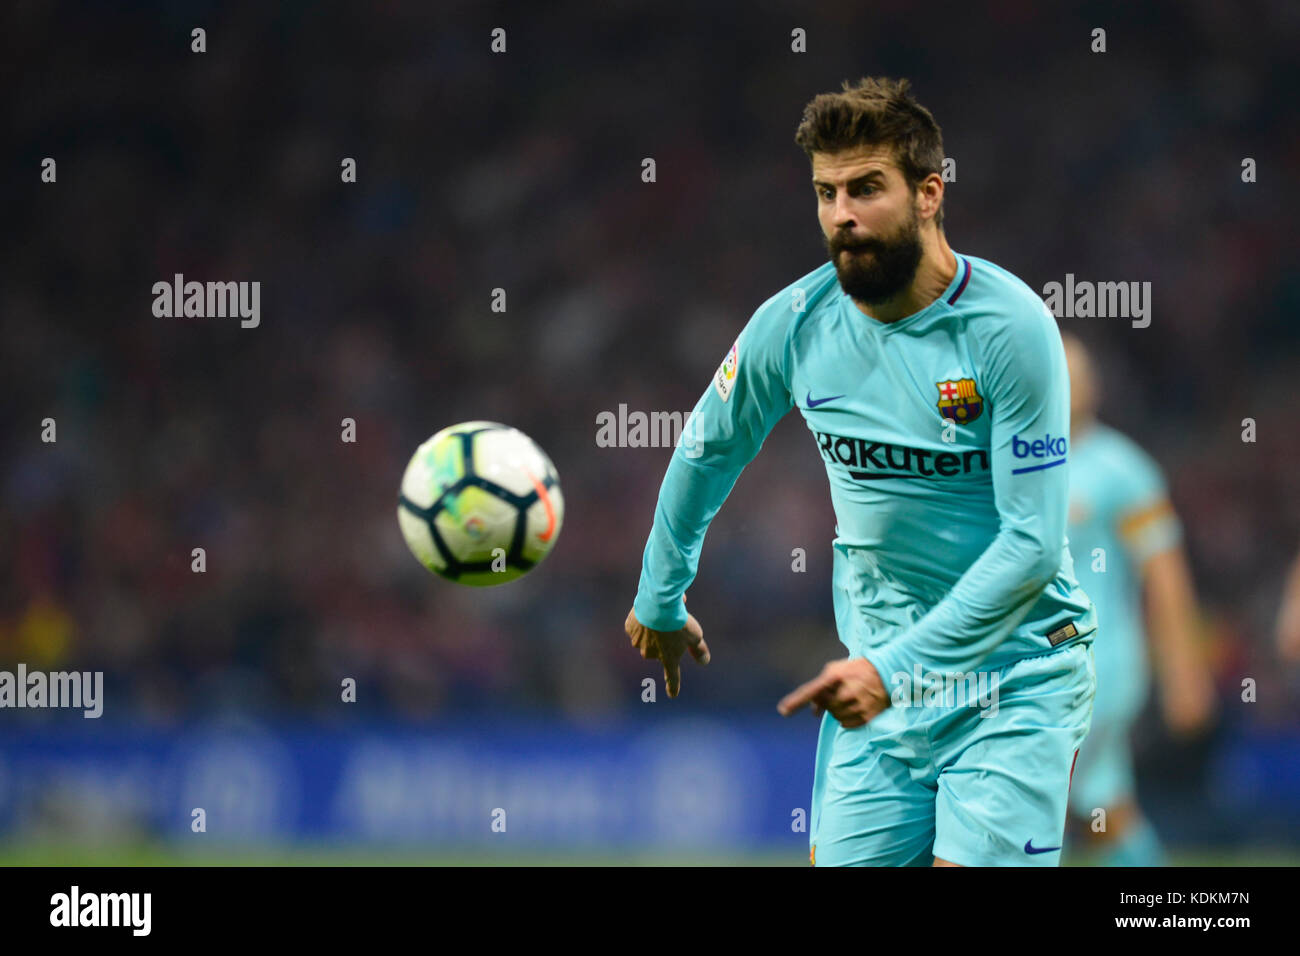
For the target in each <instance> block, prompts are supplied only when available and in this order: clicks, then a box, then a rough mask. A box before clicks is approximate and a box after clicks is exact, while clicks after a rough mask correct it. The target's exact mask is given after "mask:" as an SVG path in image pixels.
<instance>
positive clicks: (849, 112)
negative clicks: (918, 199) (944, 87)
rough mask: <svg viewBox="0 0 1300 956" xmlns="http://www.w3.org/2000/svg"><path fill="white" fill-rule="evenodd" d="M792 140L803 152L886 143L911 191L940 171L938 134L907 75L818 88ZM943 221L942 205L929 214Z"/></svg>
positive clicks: (832, 150)
mask: <svg viewBox="0 0 1300 956" xmlns="http://www.w3.org/2000/svg"><path fill="white" fill-rule="evenodd" d="M794 141H795V143H797V144H798V145H799V147H800V148H802V149H803V151H804V152H805V153H807V154H808V159H809V161H810V162H811V161H812V155H813V153H838V152H840V151H841V150H845V149H852V148H854V147H857V146H888V147H889V148H890V149H891V150H892V151H893V154H894V161H895V162H896V163H898V167H899V169H901V170H902V172H903V178H904V179H905V180H906V181H907V184H908V186H910V187H911V188H912V191H913V192H915V191H916V189H917V187H918V186H920V185H921V180H923V179H925V177H926V176H929V175H930V174H931V173H939V174H940V175H942V173H943V133H942V132H941V131H940V129H939V124H938V123H936V122H935V121H934V117H933V116H931V115H930V111H929V110H927V109H926V108H925V107H924V106H922V105H921V104H920V103H918V102H917V101H916V99H915V98H914V97H913V96H912V94H911V84H910V83H908V81H907V80H891V79H888V78H887V77H863V78H862V79H860V80H858V82H857V83H855V84H852V85H850V83H849V81H848V80H845V81H844V83H843V90H842V91H841V92H839V93H819V94H818V95H817V96H814V97H813V98H812V100H810V101H809V103H808V105H807V106H805V107H804V110H803V120H802V121H800V123H799V128H798V129H797V130H796V131H795V134H794ZM934 222H935V225H937V226H943V206H942V205H940V206H939V211H938V212H937V213H936V214H935V217H934Z"/></svg>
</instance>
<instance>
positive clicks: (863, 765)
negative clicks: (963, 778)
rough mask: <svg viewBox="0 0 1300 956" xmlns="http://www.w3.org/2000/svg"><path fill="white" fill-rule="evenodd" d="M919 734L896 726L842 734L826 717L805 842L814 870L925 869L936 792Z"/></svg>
mask: <svg viewBox="0 0 1300 956" xmlns="http://www.w3.org/2000/svg"><path fill="white" fill-rule="evenodd" d="M888 713H889V712H888V711H886V714H888ZM881 716H882V717H884V715H881ZM894 716H895V715H891V718H892V717H894ZM904 716H910V715H904ZM873 725H875V726H873ZM917 733H918V731H916V730H914V729H912V728H910V727H907V726H901V725H900V722H899V721H897V720H896V719H885V720H881V719H880V718H877V720H876V721H872V722H871V723H870V724H868V725H867V726H865V727H857V728H853V729H851V730H846V729H844V728H843V727H841V726H840V724H839V722H838V721H836V720H835V719H834V718H833V717H831V715H830V714H826V715H825V716H824V717H823V721H822V733H821V738H820V739H819V741H818V747H817V766H816V771H815V773H814V778H813V813H812V828H811V833H810V837H809V842H810V844H811V855H812V861H813V863H814V865H816V866H929V865H930V863H931V859H932V852H931V848H932V845H933V843H934V787H933V785H932V784H930V783H928V782H927V780H926V770H925V767H926V762H925V761H924V760H923V759H922V757H923V754H922V753H921V747H919V746H916V745H915V744H916V741H917V740H918V739H919V738H917V736H916V735H917Z"/></svg>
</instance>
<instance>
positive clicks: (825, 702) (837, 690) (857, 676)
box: [776, 657, 889, 727]
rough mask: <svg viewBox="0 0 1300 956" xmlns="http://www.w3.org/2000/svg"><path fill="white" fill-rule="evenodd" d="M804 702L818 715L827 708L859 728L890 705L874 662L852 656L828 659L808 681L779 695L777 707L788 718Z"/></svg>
mask: <svg viewBox="0 0 1300 956" xmlns="http://www.w3.org/2000/svg"><path fill="white" fill-rule="evenodd" d="M805 704H812V707H813V713H815V714H818V715H820V714H821V712H822V711H824V710H829V711H830V712H831V716H832V717H834V718H835V719H836V720H838V721H839V722H840V723H841V724H842V725H843V726H845V727H861V726H862V725H863V724H865V723H866V722H867V721H869V720H871V718H873V717H875V716H876V715H877V714H879V713H880V712H881V711H882V710H884V709H885V708H886V707H888V706H889V692H888V691H887V690H885V685H884V682H883V681H881V679H880V674H879V673H877V672H876V668H875V665H874V664H872V663H871V661H869V660H867V659H866V658H865V657H855V658H848V659H846V660H842V661H831V662H830V663H829V664H827V665H826V666H825V667H823V668H822V672H821V673H820V674H818V675H817V676H816V677H814V678H813V679H812V680H810V681H808V683H806V684H804V685H803V686H802V687H798V688H796V689H795V690H793V691H791V692H790V693H789V694H786V695H785V697H783V698H781V703H779V704H777V705H776V709H777V711H778V712H779V713H780V714H781V716H782V717H789V716H790V715H791V714H793V713H794V712H795V711H797V710H799V709H800V708H801V707H803V706H804V705H805Z"/></svg>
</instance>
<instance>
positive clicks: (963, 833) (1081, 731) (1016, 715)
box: [934, 645, 1096, 866]
mask: <svg viewBox="0 0 1300 956" xmlns="http://www.w3.org/2000/svg"><path fill="white" fill-rule="evenodd" d="M999 673H1000V675H1001V680H1000V684H999V686H998V688H997V691H996V694H995V695H994V704H993V705H991V706H989V707H986V708H983V709H977V708H969V709H967V711H966V712H965V713H964V714H963V715H962V716H961V718H960V722H959V723H958V721H957V719H956V717H954V721H953V723H952V724H951V725H950V726H949V727H948V728H946V730H945V734H946V735H947V736H946V739H944V740H942V741H936V744H937V747H938V752H937V754H936V759H938V760H939V761H940V765H941V768H942V769H941V771H940V774H939V778H938V794H937V796H936V799H935V844H934V853H935V856H938V857H940V858H941V859H944V860H948V861H950V862H952V863H958V864H961V865H963V866H1058V865H1059V864H1060V857H1061V854H1060V848H1061V843H1062V838H1063V835H1064V830H1065V814H1066V804H1067V801H1068V799H1069V789H1070V773H1071V769H1072V767H1073V765H1074V759H1075V754H1076V752H1077V751H1078V749H1079V746H1080V744H1081V743H1082V742H1083V740H1084V738H1085V736H1086V735H1087V732H1088V725H1089V722H1090V720H1091V715H1092V700H1093V694H1094V690H1095V686H1096V681H1095V677H1094V671H1093V664H1092V654H1091V651H1090V649H1089V648H1088V647H1087V646H1086V645H1084V646H1078V645H1076V646H1073V647H1070V648H1066V649H1064V650H1061V651H1057V652H1055V653H1052V654H1047V655H1043V656H1042V657H1036V658H1031V659H1029V660H1026V661H1019V662H1017V663H1016V664H1013V665H1011V666H1010V667H1007V668H1004V669H1003V671H1001V672H999Z"/></svg>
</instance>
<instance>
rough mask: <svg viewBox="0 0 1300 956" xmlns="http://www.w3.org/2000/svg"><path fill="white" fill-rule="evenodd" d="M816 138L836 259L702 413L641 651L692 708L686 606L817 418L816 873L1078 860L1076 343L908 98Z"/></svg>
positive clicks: (1085, 715)
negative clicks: (978, 235)
mask: <svg viewBox="0 0 1300 956" xmlns="http://www.w3.org/2000/svg"><path fill="white" fill-rule="evenodd" d="M795 142H796V143H797V144H798V145H799V146H800V147H801V148H802V149H803V150H804V151H805V153H806V154H807V155H808V157H809V160H810V161H811V164H812V189H813V193H814V196H815V198H816V205H817V216H818V219H819V220H820V223H821V228H822V233H823V235H824V239H825V243H826V248H827V251H828V253H829V255H830V261H829V262H828V263H826V264H824V265H822V266H821V267H820V268H818V269H815V270H813V271H812V272H810V273H808V274H807V275H805V276H803V277H802V278H800V279H798V280H796V281H795V282H794V283H792V284H791V285H789V286H787V287H786V288H784V289H782V290H781V291H779V292H777V293H776V294H775V295H774V296H772V297H771V298H770V299H768V300H767V301H766V302H765V303H763V305H761V306H760V307H759V308H758V310H757V311H756V312H755V313H754V315H753V317H752V318H751V319H750V321H749V323H748V324H747V325H746V326H745V327H744V329H743V330H742V331H741V333H740V336H739V338H738V339H737V340H736V342H735V344H734V345H733V346H732V347H731V350H730V352H729V353H728V354H727V356H726V358H725V359H724V360H723V363H722V366H721V367H720V368H719V369H718V371H717V374H716V376H715V378H714V380H713V382H712V383H711V384H710V386H709V387H708V388H707V389H706V390H705V392H704V395H703V396H702V397H701V399H700V400H699V402H698V403H697V405H696V406H695V410H694V412H693V414H692V418H691V419H690V422H689V424H688V430H687V433H686V434H685V435H684V437H683V441H682V442H681V444H679V446H678V448H677V449H676V451H675V452H674V453H673V457H672V459H671V461H670V463H669V466H668V472H667V474H666V476H665V477H664V482H663V486H662V488H661V490H660V493H659V502H658V505H657V507H656V509H655V516H654V525H653V528H652V529H651V532H650V538H649V542H648V543H647V545H646V549H645V556H644V560H643V565H642V571H641V580H640V586H639V589H638V591H637V595H636V600H635V602H634V604H633V607H632V610H631V612H630V613H629V614H628V617H627V621H626V623H625V625H624V626H625V630H626V632H627V634H628V635H629V636H630V637H631V640H632V645H633V646H634V647H635V648H637V649H639V650H640V651H641V654H642V656H643V657H646V658H654V659H657V660H659V661H661V662H662V664H663V668H664V676H665V681H666V683H667V689H668V693H669V695H670V696H676V695H677V693H678V692H679V689H680V683H681V672H680V666H679V664H680V660H681V656H682V654H683V653H685V652H686V651H688V650H689V651H690V653H691V654H692V656H693V657H694V658H695V660H696V661H697V662H699V663H701V664H706V663H708V660H709V649H708V647H707V645H706V644H705V643H704V640H703V633H702V630H701V628H700V625H699V622H698V621H696V619H695V618H694V617H693V616H692V615H689V614H687V612H686V606H685V604H684V599H685V598H684V595H685V591H686V589H687V587H688V586H689V585H690V583H691V581H692V580H694V577H695V573H696V570H697V567H698V562H699V556H700V546H701V544H702V542H703V539H704V534H705V531H706V530H707V528H708V525H709V522H710V521H711V520H712V518H713V516H714V515H715V514H716V513H717V511H718V509H719V508H720V507H721V505H722V502H723V501H724V500H725V499H726V497H727V495H728V493H729V492H730V491H731V488H732V486H733V485H734V483H735V481H736V479H737V477H738V476H739V474H740V472H741V470H742V469H743V468H744V467H745V465H746V464H747V463H748V462H749V461H750V460H751V459H752V458H753V457H754V455H755V454H757V452H758V450H759V448H760V446H761V445H762V443H763V440H764V438H765V437H766V436H767V434H768V432H769V431H771V429H772V427H773V426H774V425H775V424H776V423H777V421H778V420H780V418H781V417H782V416H783V415H785V414H786V412H788V411H789V410H790V409H791V408H796V407H797V408H798V409H799V413H800V414H801V415H802V416H803V418H804V420H805V422H807V425H808V428H809V431H811V433H812V440H813V444H814V447H815V448H816V450H817V453H819V454H820V455H821V457H822V459H823V461H824V463H825V466H826V473H827V476H828V478H829V479H830V487H831V499H832V502H833V504H834V507H835V514H836V519H837V528H836V531H837V536H836V538H835V540H834V542H833V551H834V572H833V595H834V607H835V620H836V626H837V629H838V631H839V636H840V640H841V641H842V642H843V644H844V646H845V647H846V648H847V649H848V654H849V656H848V658H847V659H843V660H837V661H832V662H831V663H829V664H827V665H826V667H825V668H824V669H823V671H822V672H821V674H820V675H818V676H817V677H816V678H814V679H813V680H811V681H809V682H808V683H806V684H804V685H803V686H802V687H800V688H798V689H797V690H795V691H794V692H793V693H791V694H790V695H788V696H787V697H786V698H785V699H784V700H782V701H781V702H780V705H779V707H778V709H779V710H780V711H781V713H783V714H785V715H790V714H792V713H794V712H796V711H797V710H799V709H801V708H802V707H804V706H807V705H812V707H813V709H814V711H815V712H816V711H823V712H824V715H823V719H822V724H821V734H820V738H819V741H818V745H817V756H816V763H815V770H814V777H813V795H812V812H811V827H810V844H811V846H810V856H811V858H812V861H813V863H814V865H853V864H856V865H886V866H888V865H926V866H928V865H930V864H931V863H933V864H934V865H936V866H951V865H957V866H983V865H1001V864H1009V865H1031V866H1055V865H1058V864H1059V861H1060V848H1061V841H1062V834H1063V831H1064V827H1065V813H1066V802H1067V796H1068V790H1069V785H1070V775H1071V768H1072V766H1073V762H1074V758H1075V755H1076V753H1077V751H1078V747H1079V745H1080V743H1082V741H1083V739H1084V736H1085V735H1086V734H1087V731H1088V725H1089V721H1090V719H1091V714H1092V700H1093V693H1094V687H1095V679H1094V676H1093V663H1092V647H1091V643H1092V635H1093V632H1094V630H1095V629H1096V624H1095V615H1094V612H1093V609H1092V604H1091V602H1090V601H1089V599H1088V596H1087V595H1086V594H1084V592H1083V591H1082V590H1081V589H1080V588H1079V586H1078V584H1077V583H1076V581H1075V579H1074V574H1073V566H1072V562H1071V560H1070V553H1069V550H1068V548H1067V544H1066V538H1065V528H1066V505H1067V492H1068V487H1067V486H1068V474H1067V466H1066V460H1067V455H1068V436H1069V429H1070V398H1069V382H1068V380H1067V377H1066V365H1065V355H1064V352H1063V349H1062V346H1061V338H1060V334H1059V332H1058V330H1057V327H1056V322H1055V320H1054V319H1053V317H1052V315H1051V313H1050V312H1049V311H1048V310H1047V308H1046V306H1045V305H1044V304H1043V302H1042V300H1041V299H1040V298H1039V297H1038V296H1037V295H1036V294H1035V293H1034V291H1033V290H1032V289H1030V288H1029V287H1027V286H1026V285H1025V284H1024V283H1022V282H1021V281H1020V280H1019V279H1017V278H1016V277H1015V276H1013V275H1011V274H1010V273H1009V272H1007V271H1006V270H1004V269H1002V268H1000V267H998V266H996V265H994V264H993V263H991V262H988V261H986V260H983V259H979V258H976V257H974V256H970V255H965V254H959V253H954V252H953V250H952V249H950V248H949V246H948V242H947V240H946V239H945V237H944V232H943V229H942V208H941V207H942V203H943V195H944V183H943V180H942V178H941V176H940V171H941V164H942V162H943V142H942V138H941V134H940V131H939V127H938V125H937V124H936V123H935V121H934V118H933V117H932V116H931V115H930V113H929V111H928V110H926V109H925V108H924V107H923V106H921V105H920V104H919V103H917V102H916V100H915V99H913V98H912V96H911V95H910V93H909V90H908V84H907V82H906V81H893V80H885V79H864V80H862V81H860V82H859V83H857V84H856V85H853V86H850V85H849V84H848V83H845V84H844V88H843V90H842V91H840V92H837V93H827V94H822V95H820V96H817V97H815V98H814V99H813V100H812V101H811V102H810V103H809V104H808V106H807V107H806V109H805V111H804V115H803V120H802V122H801V124H800V125H799V128H798V131H797V133H796V135H795ZM810 451H811V449H810ZM990 689H991V690H992V693H989V690H990Z"/></svg>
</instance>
